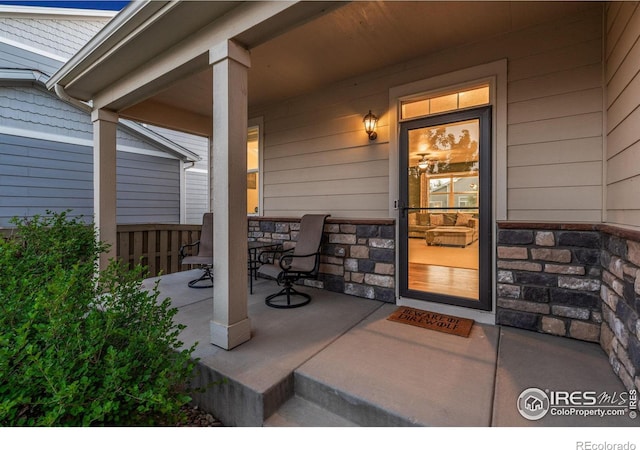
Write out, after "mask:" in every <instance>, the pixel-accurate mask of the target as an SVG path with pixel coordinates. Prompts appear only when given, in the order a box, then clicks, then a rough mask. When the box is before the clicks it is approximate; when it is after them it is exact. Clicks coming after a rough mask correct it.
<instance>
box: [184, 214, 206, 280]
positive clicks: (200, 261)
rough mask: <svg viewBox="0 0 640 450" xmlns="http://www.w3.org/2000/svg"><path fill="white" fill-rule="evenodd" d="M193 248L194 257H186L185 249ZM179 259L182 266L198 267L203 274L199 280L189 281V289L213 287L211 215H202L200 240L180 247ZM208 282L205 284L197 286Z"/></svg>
mask: <svg viewBox="0 0 640 450" xmlns="http://www.w3.org/2000/svg"><path fill="white" fill-rule="evenodd" d="M193 247H195V253H196V254H195V255H188V254H187V252H186V251H187V249H193ZM180 259H181V262H182V264H183V265H184V264H190V265H198V266H201V267H202V270H203V273H202V276H201V277H200V278H197V279H195V280H191V281H189V283H188V284H189V287H191V288H211V287H213V272H212V270H213V213H204V215H203V216H202V229H201V231H200V239H199V240H198V241H196V242H193V243H191V244H185V245H183V246H182V247H180ZM207 280H209V282H208V283H206V284H198V283H201V282H203V281H207Z"/></svg>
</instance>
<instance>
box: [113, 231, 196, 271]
mask: <svg viewBox="0 0 640 450" xmlns="http://www.w3.org/2000/svg"><path fill="white" fill-rule="evenodd" d="M201 228H202V226H201V225H177V224H176V225H174V224H148V223H147V224H139V225H118V228H117V230H118V242H117V254H118V258H120V259H121V260H122V261H123V262H124V263H126V264H129V265H130V266H131V267H133V266H134V265H135V264H138V263H140V264H142V265H145V266H147V267H148V268H149V276H152V277H154V276H157V275H159V274H162V275H167V274H169V273H174V272H180V271H182V270H187V269H189V268H190V266H182V265H181V264H180V252H179V250H180V247H181V246H182V245H184V244H189V243H192V242H195V241H197V240H198V239H199V238H200V229H201Z"/></svg>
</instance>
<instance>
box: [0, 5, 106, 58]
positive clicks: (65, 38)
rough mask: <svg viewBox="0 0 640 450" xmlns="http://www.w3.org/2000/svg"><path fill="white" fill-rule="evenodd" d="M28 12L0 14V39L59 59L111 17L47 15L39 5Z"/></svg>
mask: <svg viewBox="0 0 640 450" xmlns="http://www.w3.org/2000/svg"><path fill="white" fill-rule="evenodd" d="M33 11H34V12H33V13H32V14H27V13H25V14H22V16H20V15H16V14H7V15H6V16H4V17H0V41H5V42H7V41H8V42H12V43H14V44H17V45H19V46H23V47H28V48H32V49H39V50H40V51H42V52H46V53H49V54H51V55H55V56H57V57H59V58H62V60H63V61H64V60H67V59H69V58H71V57H72V56H73V55H74V54H75V53H76V52H77V51H78V50H79V49H80V48H81V47H82V46H83V45H84V44H86V43H87V42H88V41H89V39H90V38H92V37H93V36H95V35H96V34H97V33H98V31H100V30H101V29H102V27H104V26H105V25H106V24H107V22H109V20H111V17H112V15H111V13H109V12H107V13H105V15H104V16H103V17H95V16H94V17H84V16H77V17H66V18H65V17H62V16H60V15H57V16H54V15H48V14H46V13H43V12H38V11H44V10H39V9H34V10H33Z"/></svg>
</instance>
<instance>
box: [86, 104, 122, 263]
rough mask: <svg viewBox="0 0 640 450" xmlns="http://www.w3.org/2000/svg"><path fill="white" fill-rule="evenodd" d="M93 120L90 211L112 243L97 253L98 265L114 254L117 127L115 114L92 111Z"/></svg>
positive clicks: (101, 234) (100, 235) (102, 234)
mask: <svg viewBox="0 0 640 450" xmlns="http://www.w3.org/2000/svg"><path fill="white" fill-rule="evenodd" d="M91 121H92V122H93V213H94V215H95V218H94V221H95V226H96V229H97V231H98V238H99V239H100V240H101V241H103V242H106V243H108V244H110V245H111V247H110V248H109V250H108V251H107V252H105V253H103V254H102V255H100V269H104V268H106V267H107V264H108V261H109V259H110V258H114V259H115V258H116V239H117V233H116V129H117V126H118V115H117V114H115V113H112V112H110V111H106V110H95V111H93V112H92V113H91Z"/></svg>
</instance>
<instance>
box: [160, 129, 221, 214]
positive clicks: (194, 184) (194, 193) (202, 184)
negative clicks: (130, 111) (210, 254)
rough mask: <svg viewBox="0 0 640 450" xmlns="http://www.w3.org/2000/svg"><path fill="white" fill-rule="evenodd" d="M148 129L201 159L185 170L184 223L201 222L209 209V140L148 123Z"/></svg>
mask: <svg viewBox="0 0 640 450" xmlns="http://www.w3.org/2000/svg"><path fill="white" fill-rule="evenodd" d="M148 128H149V129H151V130H153V131H155V132H156V133H158V134H160V135H162V136H164V137H166V138H167V139H169V140H171V141H173V142H175V143H176V144H178V145H181V146H182V147H184V148H186V149H188V150H191V151H192V152H194V153H196V154H197V155H198V156H199V157H200V158H201V160H200V161H196V162H195V164H194V165H193V166H191V167H189V168H187V169H186V170H185V210H186V211H185V219H184V222H185V223H189V224H198V225H201V224H202V215H203V214H204V213H205V212H208V211H209V197H208V195H209V189H208V186H209V169H208V168H209V140H208V139H207V138H204V137H202V136H196V135H193V134H188V133H182V132H180V131H174V130H168V129H166V128H160V127H156V126H152V125H149V126H148Z"/></svg>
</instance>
